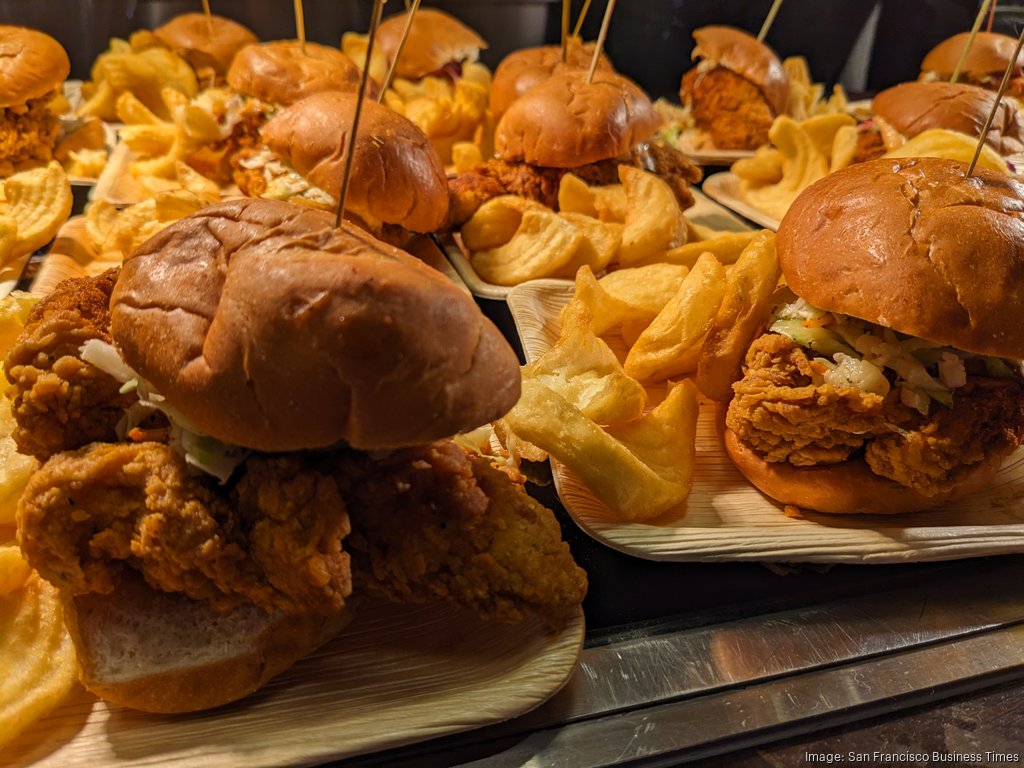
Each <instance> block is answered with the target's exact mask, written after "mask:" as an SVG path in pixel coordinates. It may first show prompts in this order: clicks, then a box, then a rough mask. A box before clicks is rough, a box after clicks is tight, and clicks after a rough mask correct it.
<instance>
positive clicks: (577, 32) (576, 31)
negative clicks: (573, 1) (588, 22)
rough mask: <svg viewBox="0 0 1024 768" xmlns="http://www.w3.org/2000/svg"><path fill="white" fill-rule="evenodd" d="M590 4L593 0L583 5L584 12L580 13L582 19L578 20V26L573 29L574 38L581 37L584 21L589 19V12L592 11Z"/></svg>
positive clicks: (587, 0)
mask: <svg viewBox="0 0 1024 768" xmlns="http://www.w3.org/2000/svg"><path fill="white" fill-rule="evenodd" d="M590 2H591V0H586V2H585V3H583V10H581V11H580V17H579V18H578V19H576V26H575V27H573V30H572V36H573V37H579V36H580V32H581V31H582V29H583V21H584V19H586V18H587V11H589V10H590Z"/></svg>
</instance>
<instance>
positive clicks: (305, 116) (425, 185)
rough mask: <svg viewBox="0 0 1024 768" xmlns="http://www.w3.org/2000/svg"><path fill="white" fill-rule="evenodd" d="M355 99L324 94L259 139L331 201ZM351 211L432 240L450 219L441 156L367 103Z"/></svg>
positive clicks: (279, 118)
mask: <svg viewBox="0 0 1024 768" xmlns="http://www.w3.org/2000/svg"><path fill="white" fill-rule="evenodd" d="M356 100H357V96H356V94H352V93H340V92H338V91H323V92H321V93H316V94H313V95H312V96H307V97H306V98H305V99H303V100H302V101H299V102H296V103H295V104H292V105H291V106H289V107H285V108H284V109H283V110H281V111H280V112H278V113H277V114H276V115H275V116H274V117H273V118H271V120H270V121H269V122H268V123H267V124H266V125H264V126H263V128H262V130H261V132H260V135H261V136H262V137H263V141H264V143H265V144H266V145H267V146H268V147H270V148H271V149H272V150H274V152H276V153H277V154H279V155H281V156H282V157H285V158H287V159H288V161H289V162H290V163H291V164H292V166H293V167H294V168H295V170H296V171H298V172H299V173H301V174H302V175H303V176H305V177H306V178H307V179H308V180H309V181H310V182H312V183H313V184H316V185H317V186H318V187H320V188H321V189H323V190H324V191H326V192H328V193H329V194H331V195H332V196H333V197H334V199H335V200H337V199H338V195H339V194H340V190H341V179H342V175H343V173H344V169H345V157H344V152H343V151H339V148H340V147H345V146H347V143H348V134H349V131H350V130H351V127H352V117H353V115H354V114H355V108H356ZM346 208H347V209H348V210H351V211H352V212H353V213H355V214H356V215H358V216H360V217H362V218H363V219H364V220H366V221H372V220H373V219H378V220H380V221H383V222H386V223H388V224H398V225H400V226H402V227H404V228H405V229H408V230H411V231H413V232H433V231H434V230H436V229H438V228H439V227H440V226H441V225H442V224H443V223H444V221H445V219H446V218H447V216H448V181H447V178H446V176H445V171H444V164H443V163H442V162H441V156H440V155H439V154H438V153H437V150H436V149H434V147H433V145H432V144H431V143H430V140H429V139H427V136H426V134H424V133H423V131H421V130H420V129H419V128H417V127H416V125H414V124H413V123H412V122H411V121H409V120H407V119H406V118H404V117H402V116H401V115H399V114H398V113H397V112H395V111H394V110H391V109H388V108H387V107H385V106H383V105H382V104H378V103H377V102H376V101H373V100H369V99H368V100H364V102H363V110H362V115H361V117H360V122H359V134H358V138H357V139H356V145H355V154H354V155H353V159H352V176H351V181H350V184H349V189H348V198H347V201H346Z"/></svg>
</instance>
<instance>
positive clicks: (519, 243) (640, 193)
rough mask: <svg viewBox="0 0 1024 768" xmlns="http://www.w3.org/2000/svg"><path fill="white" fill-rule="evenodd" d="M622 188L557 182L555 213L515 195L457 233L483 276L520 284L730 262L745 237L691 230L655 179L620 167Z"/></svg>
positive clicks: (483, 209) (492, 203)
mask: <svg viewBox="0 0 1024 768" xmlns="http://www.w3.org/2000/svg"><path fill="white" fill-rule="evenodd" d="M619 179H620V181H621V183H620V184H614V185H610V186H604V187H590V186H587V184H585V183H584V182H583V181H581V180H580V179H579V178H578V177H577V176H574V175H572V174H571V173H570V174H566V175H565V176H563V177H562V180H561V182H560V185H559V191H558V206H559V211H558V212H555V211H553V210H551V209H550V208H547V207H545V206H544V205H541V204H540V203H537V202H535V201H532V200H527V199H524V198H521V197H517V196H515V195H503V196H501V197H497V198H494V199H493V200H489V201H487V202H486V203H484V204H483V205H482V206H480V208H479V209H478V210H477V212H476V213H475V214H474V215H473V217H472V218H471V219H470V220H469V221H467V222H466V223H465V225H463V227H462V230H461V232H460V235H461V239H462V245H463V247H464V248H465V249H466V251H468V252H469V258H470V261H471V263H472V264H473V267H474V269H475V270H476V272H477V274H479V275H480V277H481V278H482V279H484V280H486V281H488V282H490V283H494V284H496V285H518V284H519V283H522V282H525V281H527V280H535V279H538V278H545V277H557V278H565V279H572V278H573V276H574V275H575V274H576V272H577V271H578V270H579V268H580V267H583V266H587V267H589V268H590V270H591V271H592V272H593V273H594V274H598V273H600V272H602V271H605V270H608V269H623V268H629V267H636V266H641V265H644V264H656V263H668V264H682V265H686V266H692V265H693V263H694V262H695V261H696V259H697V256H699V255H700V254H701V253H703V252H704V251H705V250H709V251H711V252H713V253H716V254H721V255H723V256H725V257H726V258H732V259H735V257H736V255H738V254H739V252H740V251H741V250H742V249H743V247H744V246H745V245H746V244H747V243H748V242H749V241H750V238H751V237H752V236H753V235H752V233H750V232H732V233H719V232H711V231H706V230H703V229H702V228H700V227H696V226H695V225H693V224H692V223H691V222H690V221H689V220H688V219H687V218H686V216H684V215H683V211H682V210H681V209H680V207H679V203H678V202H677V200H676V197H675V194H674V193H673V192H672V189H671V188H670V187H669V185H668V184H667V183H666V182H665V181H664V180H663V179H661V178H659V177H658V176H656V175H654V174H652V173H648V172H647V171H643V170H640V169H639V168H633V167H630V166H625V165H620V166H619Z"/></svg>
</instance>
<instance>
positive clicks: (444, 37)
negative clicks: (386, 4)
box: [377, 8, 487, 80]
mask: <svg viewBox="0 0 1024 768" xmlns="http://www.w3.org/2000/svg"><path fill="white" fill-rule="evenodd" d="M407 18H408V16H407V14H406V13H398V14H395V15H394V16H389V17H388V18H386V19H384V21H383V22H381V25H380V29H378V30H377V45H379V46H380V50H381V53H382V54H383V55H384V57H385V59H386V60H387V62H388V64H389V65H390V64H391V63H392V62H393V61H394V59H395V56H396V55H397V54H398V46H399V44H400V43H401V41H402V34H403V33H404V32H405V27H406V20H407ZM485 48H487V41H486V40H484V39H483V38H482V37H480V35H479V34H477V33H476V31H474V30H473V29H470V28H469V27H467V26H466V25H465V24H463V23H462V22H461V21H459V20H458V19H456V18H455V17H454V16H452V15H451V14H448V13H445V12H444V11H439V10H437V9H436V8H421V9H419V10H418V11H417V12H416V16H415V18H413V20H412V28H411V29H410V30H409V36H408V37H407V38H406V40H405V45H404V46H402V51H401V55H399V57H398V64H397V66H396V67H395V75H396V76H398V77H404V78H405V79H407V80H419V79H420V78H423V77H428V76H431V75H437V76H445V77H449V78H451V79H453V80H454V79H457V78H458V77H459V76H460V75H461V74H462V67H463V66H464V65H466V64H471V63H473V62H474V61H476V60H477V59H479V58H480V51H481V50H483V49H485Z"/></svg>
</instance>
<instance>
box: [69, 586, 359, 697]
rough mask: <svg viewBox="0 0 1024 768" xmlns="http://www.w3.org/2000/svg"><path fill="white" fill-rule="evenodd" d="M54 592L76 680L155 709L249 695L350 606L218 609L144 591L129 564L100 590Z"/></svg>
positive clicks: (324, 634) (322, 638)
mask: <svg viewBox="0 0 1024 768" xmlns="http://www.w3.org/2000/svg"><path fill="white" fill-rule="evenodd" d="M61 597H62V602H63V604H64V617H65V620H66V621H67V625H68V630H69V632H70V634H71V639H72V641H73V642H74V645H75V651H76V653H77V655H78V668H79V679H80V680H81V682H82V685H84V686H85V687H86V688H87V689H88V690H90V691H92V692H93V693H95V694H96V695H97V696H99V697H100V698H102V699H104V700H105V701H107V702H109V703H112V704H119V705H121V706H124V707H130V708H132V709H139V710H143V711H145V712H160V713H176V712H195V711H198V710H201V709H209V708H211V707H217V706H220V705H222V704H227V703H228V702H231V701H236V700H238V699H241V698H242V697H244V696H247V695H249V694H250V693H252V692H253V691H255V690H257V689H259V688H260V687H262V686H263V685H264V684H265V683H266V682H267V681H268V680H270V679H271V678H272V677H274V676H275V675H278V674H280V673H281V672H283V671H284V670H286V669H288V668H289V667H290V666H292V665H293V664H294V663H295V662H296V661H298V660H299V659H302V658H303V657H305V656H308V655H309V654H310V653H312V652H313V651H314V650H316V649H317V648H319V647H320V646H321V645H323V644H324V643H325V642H327V641H328V640H330V639H331V638H332V637H334V636H335V635H337V634H338V633H339V632H340V631H341V630H342V629H343V628H344V627H345V626H346V625H347V624H348V623H349V621H350V620H351V617H352V613H353V612H352V609H351V607H348V606H346V607H345V608H344V609H342V611H340V612H339V613H336V614H334V615H331V616H316V615H298V616H286V615H284V614H280V613H277V614H272V615H271V614H266V613H264V612H263V611H261V610H260V609H258V608H256V607H255V606H243V607H241V608H237V609H235V610H233V611H231V612H229V613H218V612H217V611H214V610H213V609H211V608H210V607H209V606H208V605H207V604H205V603H202V602H200V601H197V600H192V599H191V598H189V597H186V596H185V595H182V594H177V593H175V594H171V593H168V592H161V591H159V590H155V589H152V588H151V587H149V586H148V585H147V584H145V582H143V581H142V579H141V578H140V577H139V576H138V575H137V574H135V573H134V572H132V571H126V573H125V576H124V577H123V579H122V581H121V582H120V583H119V584H118V586H117V587H116V588H115V590H114V591H113V592H111V593H109V594H106V595H101V594H97V593H90V594H85V595H78V596H75V597H71V596H69V595H67V594H65V593H62V595H61Z"/></svg>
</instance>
